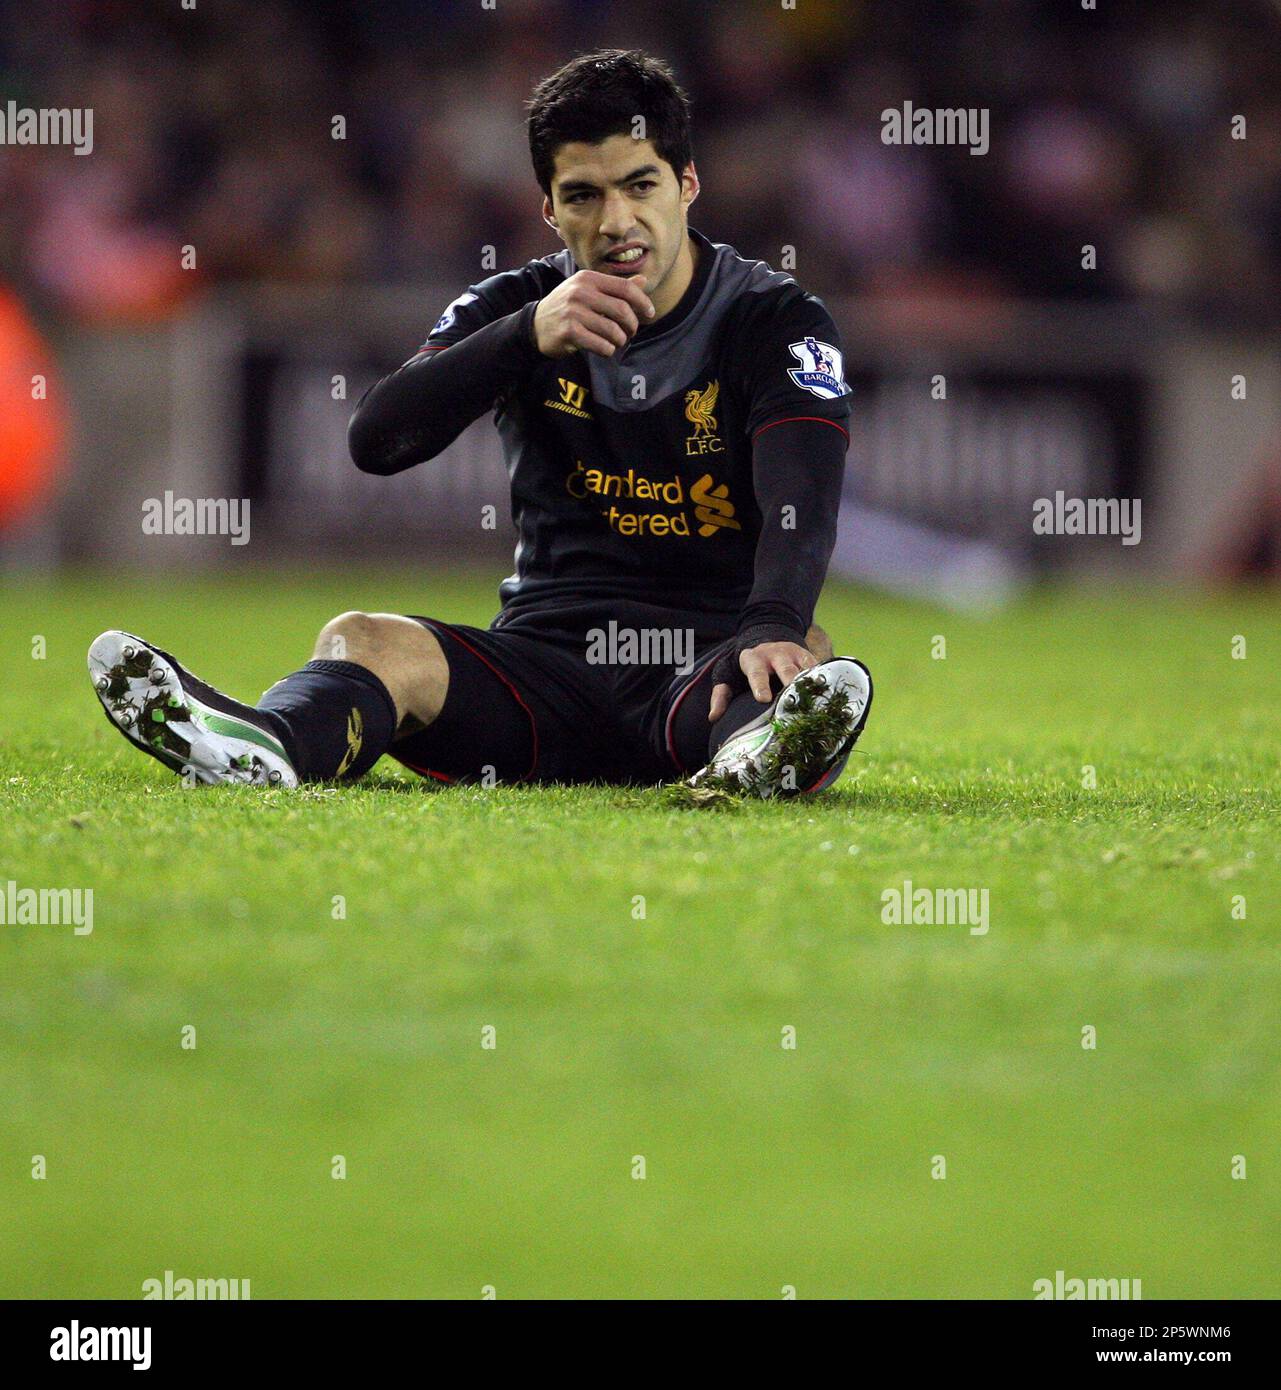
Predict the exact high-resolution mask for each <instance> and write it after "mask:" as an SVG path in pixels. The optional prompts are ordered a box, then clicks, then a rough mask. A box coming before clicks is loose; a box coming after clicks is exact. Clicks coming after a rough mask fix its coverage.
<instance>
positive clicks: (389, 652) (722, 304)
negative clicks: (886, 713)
mask: <svg viewBox="0 0 1281 1390" xmlns="http://www.w3.org/2000/svg"><path fill="white" fill-rule="evenodd" d="M528 129H529V144H530V152H531V155H532V158H533V164H534V172H535V174H536V176H537V178H538V182H539V184H540V186H541V188H542V190H543V195H544V196H543V203H542V215H543V219H544V221H546V223H547V224H548V226H550V227H551V228H552V229H553V230H554V231H555V232H556V234H557V235H558V236H559V237H560V239H561V240H562V241H563V242H564V244H565V249H564V250H563V251H559V252H557V253H556V254H554V255H549V256H545V257H543V258H542V259H540V260H535V261H530V262H529V263H528V264H526V265H524V266H522V267H520V268H519V269H517V270H510V271H505V272H502V273H500V274H497V275H493V276H491V277H490V278H488V279H486V280H483V281H481V282H480V283H479V284H476V285H473V286H472V287H471V288H470V289H468V290H467V291H466V293H464V294H462V295H460V296H459V297H458V298H457V299H455V300H454V301H453V303H451V304H450V305H449V306H448V307H447V308H446V309H445V311H444V313H443V314H442V315H441V316H440V319H439V320H438V321H437V323H436V326H435V327H434V328H433V329H432V330H431V333H430V334H429V336H428V338H427V341H426V343H425V344H424V345H423V346H422V347H421V348H420V349H419V351H418V352H417V353H416V354H415V355H414V356H413V357H412V358H410V360H409V361H408V362H406V363H405V364H404V365H403V366H402V367H400V368H399V369H398V370H397V371H394V372H392V373H391V374H390V375H389V376H386V377H384V378H383V379H382V380H381V381H379V382H378V383H377V384H376V385H375V386H373V387H372V388H371V389H370V390H369V391H368V392H367V393H366V394H365V396H364V398H363V399H362V400H361V401H360V403H359V405H358V406H357V408H356V411H355V413H354V415H353V416H352V420H351V425H350V430H349V445H350V449H351V454H352V458H353V459H354V461H355V463H356V466H357V467H358V468H361V469H363V470H364V471H365V472H367V473H375V474H381V475H388V474H392V473H398V472H400V471H401V470H402V469H405V468H412V467H414V466H415V465H417V464H422V463H425V462H426V461H427V460H429V459H431V458H434V457H435V456H436V455H437V454H439V453H440V452H441V450H442V449H444V448H446V447H447V446H448V445H449V444H450V443H451V442H452V441H453V440H454V439H455V438H457V436H458V435H459V433H460V432H461V431H462V430H463V429H464V428H466V426H468V425H469V424H471V423H472V422H473V421H474V420H476V419H477V418H478V417H479V416H480V415H482V414H483V413H485V412H486V411H489V410H491V409H492V410H493V411H494V421H495V424H496V426H497V428H498V432H499V435H500V437H501V439H502V444H503V448H504V451H505V455H506V460H507V467H508V472H509V474H510V478H511V495H512V515H513V520H514V522H515V525H516V528H517V531H518V536H519V540H518V544H517V547H516V564H515V573H514V574H513V575H511V576H510V577H509V578H508V579H506V580H504V581H503V583H502V584H501V585H500V587H499V595H500V597H501V599H502V610H501V612H500V613H499V614H498V616H497V617H496V618H495V619H494V620H493V622H492V623H491V624H490V626H489V628H488V629H485V630H481V629H477V628H471V627H463V626H460V625H458V624H455V623H449V622H447V621H445V620H443V619H441V618H436V617H431V618H428V617H403V616H400V615H397V614H391V613H372V614H371V613H357V612H350V613H343V614H342V615H340V616H339V617H336V618H334V619H333V620H332V621H330V622H329V623H327V624H326V625H325V627H324V628H323V629H322V630H321V632H320V634H319V636H318V638H317V640H316V646H315V651H314V656H313V659H312V660H311V661H309V662H308V663H307V665H306V666H304V667H303V668H302V670H300V671H296V672H295V673H294V674H293V675H290V676H286V677H285V678H284V679H283V680H281V681H279V682H277V683H276V684H275V685H274V686H272V687H271V689H270V690H268V691H267V692H266V694H265V695H264V696H263V697H262V699H261V700H260V701H259V702H258V704H257V706H256V707H254V706H249V705H244V704H241V703H240V702H238V701H236V700H233V699H231V698H229V697H228V696H226V695H223V694H222V693H221V692H219V691H217V690H215V689H213V688H212V687H211V686H209V685H207V684H205V683H204V682H203V681H200V680H197V679H196V678H195V677H194V676H192V675H191V674H190V673H189V672H187V671H186V670H184V668H183V667H182V666H180V665H179V664H178V662H177V661H176V660H175V659H174V658H173V657H172V656H170V655H169V654H168V653H167V652H164V651H161V650H160V648H158V647H155V646H153V645H151V644H150V643H147V642H145V641H143V640H142V639H141V638H138V637H134V636H132V635H130V634H128V633H123V632H114V631H113V632H106V633H104V634H103V635H102V636H101V637H99V638H98V639H97V640H96V641H95V642H94V644H93V646H92V647H91V648H90V652H89V666H90V671H91V673H92V675H93V677H94V681H95V686H96V689H97V691H98V695H99V698H100V699H101V701H102V703H103V705H104V707H105V708H106V711H107V714H108V717H109V718H110V719H111V720H112V722H113V723H115V724H116V725H117V726H118V727H119V728H121V729H122V730H123V732H124V733H125V734H126V735H127V736H128V737H129V738H130V739H131V740H132V741H133V742H134V743H136V744H137V745H138V746H139V747H141V748H142V749H144V750H145V751H147V752H149V753H152V754H153V755H154V756H155V757H157V758H159V759H160V761H161V762H163V763H165V764H166V765H167V766H169V767H170V768H172V769H174V770H175V771H180V772H183V773H185V774H186V775H187V776H188V777H189V778H193V779H195V780H199V781H202V782H240V781H249V782H264V783H270V784H274V785H287V786H293V785H295V784H296V783H298V782H299V781H312V780H330V779H335V778H354V777H359V776H360V775H361V774H362V773H364V772H366V771H367V770H368V769H369V768H370V767H372V766H373V764H374V763H375V762H376V761H377V760H378V758H379V757H381V756H382V755H383V754H384V753H390V754H391V756H392V757H394V758H397V759H399V760H400V761H401V762H402V763H403V764H405V765H406V766H408V767H410V768H413V769H414V770H415V771H417V772H420V773H422V774H423V775H425V776H429V777H433V778H437V779H439V780H441V781H445V782H450V781H473V780H480V781H488V782H496V781H535V782H537V781H567V782H589V781H602V782H616V783H626V782H631V783H656V782H662V781H670V780H673V779H676V778H679V777H681V776H682V775H688V774H691V773H692V774H694V775H693V777H692V778H691V782H692V783H693V784H694V785H696V786H697V785H707V786H711V787H714V788H720V789H722V790H740V791H742V790H745V791H750V792H752V793H755V794H756V795H759V796H763V797H770V796H788V795H793V794H798V793H805V792H813V791H818V790H820V789H822V788H824V787H826V786H829V785H830V784H831V783H832V781H834V780H835V778H836V777H837V776H839V774H840V772H841V770H842V769H843V768H844V766H845V762H846V759H847V758H848V756H849V752H850V749H851V748H852V747H853V745H854V742H855V740H856V739H857V738H858V736H859V734H860V733H861V732H862V729H863V725H864V723H865V722H866V719H867V714H868V710H869V707H870V705H871V699H872V686H871V679H870V677H869V675H868V672H867V669H866V667H864V666H863V665H862V664H861V663H860V662H857V661H853V660H850V659H846V658H834V657H833V655H832V648H831V644H830V642H829V641H828V639H827V636H826V634H825V633H823V632H822V630H821V629H819V628H817V627H814V626H812V625H811V622H812V617H813V611H814V605H815V602H816V600H817V598H818V595H819V591H820V589H821V588H822V584H823V578H824V574H825V571H826V568H827V563H828V560H829V558H830V555H831V551H832V546H833V543H834V539H835V531H836V514H837V508H838V505H839V501H840V493H841V477H842V473H843V470H844V465H845V450H846V446H847V442H848V435H847V431H846V423H847V421H848V418H849V400H848V397H849V388H848V386H847V385H846V384H845V380H844V377H843V374H842V355H841V348H840V337H839V335H838V333H837V330H836V326H835V324H834V323H833V322H832V319H831V318H830V316H829V315H828V313H827V310H826V309H825V308H824V307H823V305H822V303H821V302H820V301H819V300H818V299H816V298H815V297H814V296H813V295H810V294H807V293H805V291H803V290H802V289H801V288H800V286H799V285H798V284H797V283H796V281H795V280H794V279H793V278H792V277H791V276H790V275H786V274H782V273H780V272H778V271H774V270H771V269H770V267H769V266H768V265H766V264H765V263H764V262H761V261H753V260H747V259H744V258H743V257H741V256H739V255H738V254H737V252H736V251H734V250H733V248H732V247H729V246H725V245H719V244H717V243H714V242H711V241H709V240H708V239H707V238H706V237H704V236H703V235H701V234H700V233H699V232H697V231H694V230H693V229H691V228H690V227H689V225H688V213H689V207H690V204H691V203H692V202H693V201H694V199H695V198H696V197H697V196H698V191H699V180H698V174H697V172H696V170H695V167H694V161H693V158H692V156H691V147H690V124H689V103H688V99H687V98H686V96H685V94H684V93H683V92H682V90H681V89H680V87H679V86H678V85H677V83H676V81H675V79H674V77H673V75H672V73H671V70H670V69H669V68H668V67H667V65H666V64H664V63H663V62H661V61H659V60H657V59H655V58H653V57H650V56H647V55H645V54H644V53H641V52H638V51H627V52H624V51H619V50H610V51H605V52H601V53H595V54H588V55H586V56H583V57H579V58H575V59H574V60H573V61H572V62H569V63H567V64H566V65H565V66H563V67H562V68H560V69H559V70H558V71H557V72H555V73H553V74H552V75H551V76H550V77H547V78H546V79H544V80H543V81H542V82H541V83H540V84H539V85H538V87H537V88H536V89H535V91H534V93H533V97H532V99H531V101H530V102H529V113H528ZM696 770H697V771H696Z"/></svg>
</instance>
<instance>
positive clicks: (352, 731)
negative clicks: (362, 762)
mask: <svg viewBox="0 0 1281 1390" xmlns="http://www.w3.org/2000/svg"><path fill="white" fill-rule="evenodd" d="M364 736H365V732H364V721H363V720H362V719H361V717H360V711H359V710H358V709H357V708H356V707H355V705H353V706H352V708H351V714H350V715H349V716H348V718H347V751H346V752H345V753H344V754H343V759H342V762H340V763H339V764H338V771H337V772H335V773H334V776H335V777H341V776H342V775H343V773H344V772H346V771H347V769H348V768H349V767H350V766H351V765H352V763H354V762H355V761H356V754H357V753H359V752H360V745H361V743H362V742H363V741H364Z"/></svg>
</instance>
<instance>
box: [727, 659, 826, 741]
mask: <svg viewBox="0 0 1281 1390" xmlns="http://www.w3.org/2000/svg"><path fill="white" fill-rule="evenodd" d="M818 664H819V663H818V658H817V657H815V656H814V655H813V654H812V653H810V652H809V651H807V650H806V649H805V648H804V647H800V646H797V644H796V643H795V642H762V643H760V645H759V646H755V647H748V648H747V649H746V650H745V651H743V652H742V653H740V655H739V658H738V665H739V669H740V670H741V671H742V672H743V675H744V676H745V677H746V678H747V685H748V689H750V690H751V692H752V694H753V695H755V696H756V698H757V699H758V700H759V701H760V703H761V704H763V705H767V704H769V702H770V701H771V700H772V699H773V698H774V692H773V691H772V690H771V689H770V675H771V674H773V675H776V676H777V677H778V678H779V680H780V681H782V683H783V684H784V685H787V684H788V682H789V681H792V680H795V679H796V677H797V676H799V675H800V673H801V672H802V671H808V670H809V669H810V667H811V666H817V665H818ZM733 694H734V690H733V687H732V686H731V685H729V684H728V683H727V682H724V681H722V682H721V683H720V684H719V685H717V686H715V687H714V688H713V689H712V705H711V710H710V712H709V713H708V716H707V718H708V722H709V723H712V724H715V723H716V721H717V720H718V719H719V718H720V717H721V715H722V714H724V713H725V711H726V710H727V709H728V708H729V702H730V700H731V698H732V697H733Z"/></svg>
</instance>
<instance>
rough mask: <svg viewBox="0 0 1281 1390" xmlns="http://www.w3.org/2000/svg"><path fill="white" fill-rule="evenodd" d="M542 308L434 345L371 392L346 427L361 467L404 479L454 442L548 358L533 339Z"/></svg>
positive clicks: (535, 305)
mask: <svg viewBox="0 0 1281 1390" xmlns="http://www.w3.org/2000/svg"><path fill="white" fill-rule="evenodd" d="M473 299H474V296H473ZM537 309H538V301H537V300H531V301H530V302H529V303H527V304H525V305H524V307H523V308H521V309H519V310H517V311H516V312H515V313H512V314H507V315H505V316H504V317H502V318H498V319H493V320H492V321H490V322H488V323H486V324H485V325H484V326H483V327H481V328H477V329H476V330H475V331H474V332H470V333H468V335H467V336H466V337H464V338H462V339H461V340H460V341H455V342H452V343H440V344H435V343H433V342H432V341H431V340H428V343H427V345H426V346H425V347H424V348H423V349H422V351H420V352H419V353H418V354H417V356H415V357H412V358H410V360H409V361H408V362H406V363H405V364H404V366H402V367H399V368H397V370H396V371H394V372H392V373H391V374H390V375H388V376H385V377H383V379H382V380H381V381H379V382H377V383H376V384H375V385H373V386H371V387H370V388H369V390H368V391H366V392H365V394H364V396H362V397H361V400H360V403H359V404H358V405H357V406H356V409H355V411H354V413H353V414H352V417H351V423H350V424H349V425H348V427H347V446H348V449H349V450H350V452H351V457H352V461H353V462H354V463H355V465H356V467H357V468H359V469H360V470H361V471H362V472H365V473H378V474H382V475H384V476H385V475H388V474H391V473H399V472H401V471H402V470H404V469H406V468H412V467H413V466H414V465H415V464H417V463H423V462H425V461H426V460H427V459H431V458H434V457H435V456H436V455H437V454H439V453H440V452H441V450H442V449H445V448H446V447H448V446H449V445H450V444H452V443H453V442H454V440H455V439H457V438H458V436H459V435H460V434H461V433H462V432H463V430H465V429H466V428H467V426H468V425H470V424H471V423H472V421H473V420H477V419H479V418H480V416H481V415H483V414H484V413H485V412H486V411H487V410H489V409H491V408H492V407H493V405H494V403H495V401H496V400H497V399H498V397H499V395H500V394H501V393H502V392H503V391H504V390H506V389H507V388H509V387H510V386H511V385H512V383H513V381H514V380H517V379H519V378H520V377H522V376H524V375H525V374H527V373H528V372H530V371H532V370H533V369H534V368H535V367H536V366H537V365H538V364H539V363H540V362H542V361H543V360H544V359H543V357H542V354H541V353H540V352H539V351H538V344H537V341H536V339H535V337H534V314H535V312H536V311H537ZM442 322H443V320H442Z"/></svg>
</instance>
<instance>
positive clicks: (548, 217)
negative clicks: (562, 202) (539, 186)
mask: <svg viewBox="0 0 1281 1390" xmlns="http://www.w3.org/2000/svg"><path fill="white" fill-rule="evenodd" d="M543 221H544V222H546V223H547V225H548V226H549V227H550V228H551V229H552V231H553V232H555V233H556V235H557V236H560V226H559V224H558V223H557V221H556V215H555V213H553V212H552V200H551V199H550V198H549V197H548V196H547V195H546V194H543ZM562 240H563V238H562Z"/></svg>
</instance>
